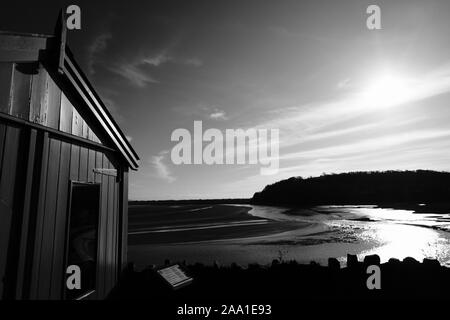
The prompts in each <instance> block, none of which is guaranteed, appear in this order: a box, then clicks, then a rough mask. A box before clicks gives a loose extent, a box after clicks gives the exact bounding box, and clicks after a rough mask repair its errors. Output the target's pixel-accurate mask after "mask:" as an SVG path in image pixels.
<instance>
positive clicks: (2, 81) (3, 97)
mask: <svg viewBox="0 0 450 320" xmlns="http://www.w3.org/2000/svg"><path fill="white" fill-rule="evenodd" d="M11 75H12V63H7V62H1V63H0V112H4V113H9V95H10V91H11Z"/></svg>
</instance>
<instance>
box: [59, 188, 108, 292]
mask: <svg viewBox="0 0 450 320" xmlns="http://www.w3.org/2000/svg"><path fill="white" fill-rule="evenodd" d="M99 197H100V187H99V185H87V184H79V183H75V184H74V185H73V187H72V201H71V205H70V222H69V223H70V224H69V243H68V255H67V266H70V265H77V266H78V267H80V269H81V289H79V290H78V289H73V290H68V289H66V292H67V294H66V298H67V299H76V298H78V297H80V296H82V295H84V294H86V293H87V292H89V291H91V290H95V286H96V272H97V244H98V220H99V218H98V217H99V199H100V198H99Z"/></svg>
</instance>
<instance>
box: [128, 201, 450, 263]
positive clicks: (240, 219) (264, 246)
mask: <svg viewBox="0 0 450 320" xmlns="http://www.w3.org/2000/svg"><path fill="white" fill-rule="evenodd" d="M129 221H130V222H129V240H128V241H129V249H128V257H129V261H131V262H133V263H135V265H136V267H137V268H144V267H146V266H148V265H156V266H160V265H163V264H164V262H165V261H166V260H170V261H171V262H183V261H185V262H187V263H196V262H201V263H204V264H213V263H218V264H223V265H229V264H231V263H238V264H240V265H244V266H245V265H248V264H250V263H260V264H268V263H271V262H272V260H274V259H278V260H283V261H289V260H296V261H297V262H299V263H309V262H310V261H316V262H318V263H320V264H324V265H325V264H326V263H327V261H328V258H330V257H335V258H337V259H338V260H339V261H340V262H341V263H342V264H345V261H346V255H347V254H356V255H358V256H359V257H363V256H365V255H368V254H378V255H379V256H380V258H381V261H382V262H385V261H387V260H388V259H389V258H397V259H403V258H405V257H406V256H411V257H413V258H415V259H417V260H419V261H421V260H423V259H424V258H433V259H437V260H439V261H440V262H441V264H443V265H449V264H450V250H449V249H448V248H450V233H449V232H448V231H447V230H450V228H449V226H450V223H449V220H448V216H447V214H445V213H433V212H430V213H414V210H403V209H398V208H396V209H393V208H380V207H378V206H376V205H368V206H348V205H347V206H316V207H311V208H287V207H271V206H259V205H258V206H256V205H242V204H237V205H232V204H192V205H186V204H183V205H149V204H143V205H133V206H130V214H129Z"/></svg>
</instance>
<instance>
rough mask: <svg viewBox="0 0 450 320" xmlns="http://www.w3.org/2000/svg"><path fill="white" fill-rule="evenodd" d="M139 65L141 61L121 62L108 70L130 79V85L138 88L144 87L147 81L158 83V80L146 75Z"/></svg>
mask: <svg viewBox="0 0 450 320" xmlns="http://www.w3.org/2000/svg"><path fill="white" fill-rule="evenodd" d="M141 66H142V64H141V63H123V64H120V65H116V66H115V67H113V68H110V69H109V70H110V71H112V72H114V73H117V74H119V75H121V76H122V77H124V78H125V79H127V80H128V81H130V83H131V84H132V85H134V86H136V87H139V88H143V87H145V86H146V85H147V84H148V83H158V81H157V80H155V79H153V78H152V77H151V76H150V75H148V74H147V73H146V72H145V70H142V69H141Z"/></svg>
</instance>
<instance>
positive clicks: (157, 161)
mask: <svg viewBox="0 0 450 320" xmlns="http://www.w3.org/2000/svg"><path fill="white" fill-rule="evenodd" d="M168 153H169V151H168V150H163V151H161V152H160V153H158V155H157V156H152V157H151V159H150V163H151V164H152V166H153V168H154V169H155V171H156V175H157V176H158V177H159V178H161V179H163V180H165V181H167V182H169V183H172V182H174V181H175V180H176V178H175V177H174V176H173V175H172V172H171V171H170V169H169V167H168V166H167V165H166V164H165V162H164V161H165V159H166V157H167V154H168Z"/></svg>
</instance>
